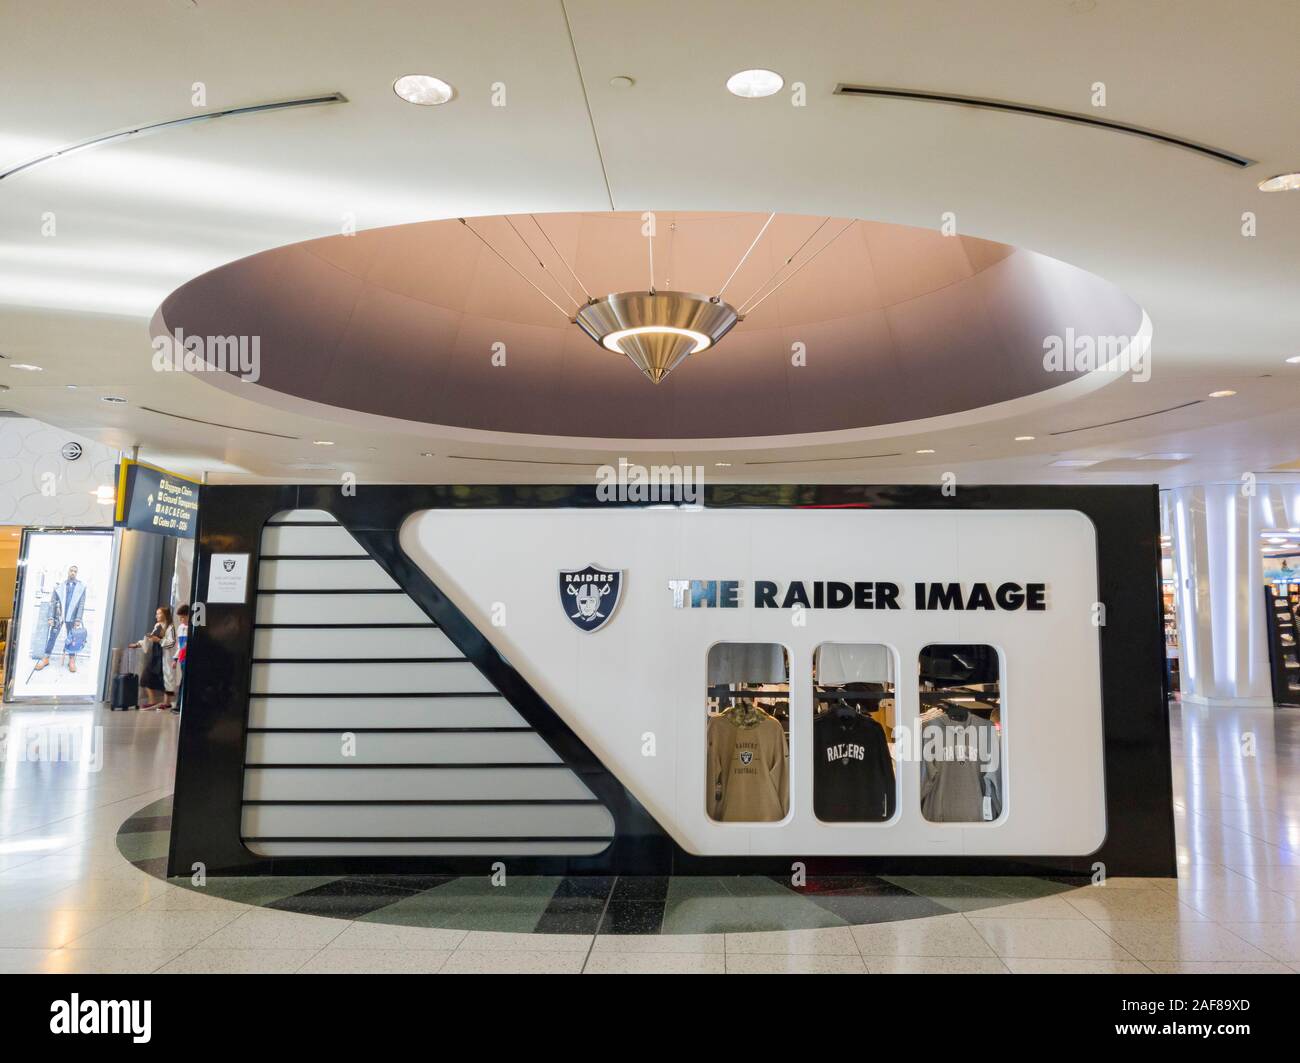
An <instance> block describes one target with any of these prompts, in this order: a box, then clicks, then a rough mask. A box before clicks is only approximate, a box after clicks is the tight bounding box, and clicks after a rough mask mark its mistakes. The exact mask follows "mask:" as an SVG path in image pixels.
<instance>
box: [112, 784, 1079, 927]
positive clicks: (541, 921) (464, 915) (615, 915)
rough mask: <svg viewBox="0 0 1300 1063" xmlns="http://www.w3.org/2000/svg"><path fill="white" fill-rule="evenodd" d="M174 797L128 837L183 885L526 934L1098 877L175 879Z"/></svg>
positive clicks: (825, 921)
mask: <svg viewBox="0 0 1300 1063" xmlns="http://www.w3.org/2000/svg"><path fill="white" fill-rule="evenodd" d="M171 801H172V799H171V798H170V797H165V798H163V799H162V800H160V801H155V802H153V803H152V804H150V805H147V806H145V807H144V808H142V809H140V811H138V812H136V813H135V814H134V815H133V816H131V817H130V818H129V819H127V821H126V822H125V823H123V824H122V826H121V828H120V829H119V830H118V834H117V846H118V850H119V851H120V852H121V853H122V855H123V856H124V857H125V858H126V859H127V860H128V861H130V862H131V864H132V865H133V866H135V867H137V868H139V869H140V870H141V871H144V872H145V873H147V874H150V875H153V876H154V877H155V878H159V879H164V880H165V881H167V882H169V883H171V884H172V885H174V886H178V887H181V888H184V889H192V890H195V891H196V892H202V893H206V894H208V895H209V896H214V897H221V898H224V899H227V900H232V901H238V902H240V903H243V904H250V905H255V906H258V907H262V908H268V909H272V910H275V911H284V912H297V913H300V914H304V915H321V916H328V917H330V918H334V919H349V920H361V921H363V922H369V923H386V924H390V925H396V926H412V927H438V928H443V929H451V930H487V931H496V932H503V933H524V934H718V933H742V932H746V931H770V930H809V929H816V928H825V927H838V926H855V925H860V924H864V923H887V922H896V921H899V920H904V919H920V918H924V917H926V916H935V915H950V914H952V913H954V912H972V911H978V910H980V909H986V908H991V907H996V906H998V905H1003V904H1011V903H1015V902H1018V901H1026V900H1031V899H1033V898H1037V897H1048V896H1052V895H1054V894H1059V893H1065V892H1068V891H1070V890H1073V889H1075V888H1078V887H1081V886H1086V885H1088V880H1087V879H1086V878H1031V877H1018V876H1008V877H976V876H971V877H965V876H936V875H931V876H897V875H884V876H875V875H859V876H827V877H818V876H813V877H810V878H809V879H808V881H807V882H806V884H804V885H803V886H801V887H799V888H796V887H794V886H792V885H791V884H790V882H789V880H786V879H780V878H776V877H767V876H756V875H745V876H731V877H708V878H697V877H684V876H673V877H630V876H575V877H571V878H559V877H549V878H542V877H536V876H523V875H517V876H513V877H508V878H507V884H506V885H505V886H504V887H503V886H493V885H491V884H490V883H489V882H488V880H487V878H486V877H483V876H477V877H468V876H447V875H442V876H430V875H365V876H359V875H358V876H295V877H283V876H247V877H240V878H227V877H216V876H209V877H208V878H207V881H206V884H205V885H204V886H202V887H199V886H196V885H194V884H193V883H192V882H191V880H190V879H189V878H167V843H168V838H169V836H170V833H171Z"/></svg>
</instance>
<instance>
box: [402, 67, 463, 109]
mask: <svg viewBox="0 0 1300 1063" xmlns="http://www.w3.org/2000/svg"><path fill="white" fill-rule="evenodd" d="M393 91H394V92H395V93H397V95H398V96H400V97H401V98H402V99H404V100H405V101H406V102H407V103H414V104H418V105H419V106H421V107H436V106H438V104H440V103H446V102H447V101H448V100H450V99H451V98H452V97H453V96H455V95H456V90H455V89H453V88H452V87H451V86H450V85H448V84H447V83H446V82H445V81H443V80H442V79H441V78H436V77H433V76H432V75H431V74H403V75H402V76H401V77H400V78H398V79H397V80H396V81H394V82H393Z"/></svg>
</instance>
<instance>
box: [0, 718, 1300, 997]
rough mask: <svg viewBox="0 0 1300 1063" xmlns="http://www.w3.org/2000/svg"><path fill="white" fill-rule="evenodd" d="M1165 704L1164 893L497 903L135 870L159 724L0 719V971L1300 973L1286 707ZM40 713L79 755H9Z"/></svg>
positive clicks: (422, 883) (870, 883) (817, 887)
mask: <svg viewBox="0 0 1300 1063" xmlns="http://www.w3.org/2000/svg"><path fill="white" fill-rule="evenodd" d="M1171 711H1172V720H1173V725H1174V743H1173V762H1174V774H1175V788H1176V790H1175V794H1176V796H1175V800H1176V813H1177V817H1178V832H1179V835H1178V836H1179V860H1180V877H1179V879H1178V880H1177V881H1174V880H1165V879H1155V880H1135V879H1128V880H1123V879H1111V880H1110V881H1109V882H1108V883H1107V884H1106V885H1105V886H1104V887H1098V886H1074V885H1072V884H1069V883H1063V882H1047V881H1044V880H1042V879H965V878H937V877H936V878H915V877H909V878H897V877H894V878H888V879H861V880H855V881H851V882H845V881H843V880H820V881H814V882H812V883H810V884H809V885H810V888H809V889H807V890H805V891H803V892H802V893H800V894H796V893H794V892H793V891H791V890H790V889H789V887H788V886H786V885H785V884H783V883H781V882H777V881H775V880H770V879H759V878H733V879H672V880H668V879H648V880H647V879H520V878H516V879H515V880H514V881H513V882H512V883H511V885H510V887H509V888H508V893H506V894H505V895H503V893H502V891H501V890H499V889H492V888H491V887H488V886H487V885H485V884H484V883H481V882H477V881H473V880H469V879H439V878H421V879H413V878H410V877H406V876H391V877H386V878H373V879H365V880H358V879H337V878H328V877H320V878H297V879H284V878H277V879H265V878H258V879H238V880H231V879H226V880H215V879H214V880H210V881H209V883H208V885H207V887H206V888H205V889H204V890H196V889H187V888H181V887H180V886H177V885H174V884H172V883H169V882H166V881H163V880H161V879H160V878H158V877H156V876H157V875H160V874H162V866H161V856H162V853H164V852H165V846H166V831H167V827H168V825H169V804H168V802H167V800H166V798H167V796H168V794H169V793H170V789H171V779H172V768H173V759H174V756H175V731H176V726H177V720H176V718H175V717H172V716H167V715H164V716H156V715H154V714H150V713H144V714H140V713H107V712H104V711H102V710H98V709H96V710H85V711H79V710H71V709H67V708H64V709H61V710H58V712H57V714H55V713H53V712H49V711H45V710H39V709H31V708H23V707H11V708H6V709H5V710H4V712H3V714H0V724H3V725H4V726H7V727H8V729H9V730H8V733H7V737H8V754H7V759H6V761H5V763H4V764H3V765H2V766H0V971H18V972H26V971H32V972H35V971H88V972H89V971H110V972H112V971H177V972H181V971H231V972H235V971H241V972H242V971H285V972H290V971H298V972H303V973H310V972H332V971H392V972H398V971H412V972H416V971H418V972H435V971H437V972H443V973H470V972H476V971H536V972H571V973H578V972H582V971H585V972H588V973H606V972H609V973H612V972H627V971H634V972H673V973H688V972H695V971H700V972H715V973H721V972H728V973H764V972H783V971H808V972H827V973H830V972H837V973H850V972H853V973H859V974H862V973H884V972H896V971H897V972H907V971H914V972H926V971H968V972H974V973H1007V972H1015V973H1041V972H1050V971H1087V972H1141V971H1159V972H1175V971H1221V972H1231V973H1236V972H1242V973H1245V972H1255V971H1259V972H1277V973H1287V972H1292V971H1297V970H1300V711H1297V710H1285V709H1284V710H1243V709H1213V710H1208V709H1199V708H1193V707H1188V706H1183V707H1178V706H1175V707H1174V708H1173V709H1172V710H1171ZM52 723H53V724H57V725H58V727H59V729H60V732H61V733H66V732H67V731H68V729H69V728H74V729H79V731H80V733H82V734H84V735H86V736H88V737H89V738H90V741H89V743H88V744H87V746H86V747H85V750H84V752H85V753H87V754H88V756H85V757H82V758H80V759H74V760H73V761H70V762H69V761H65V762H58V763H49V762H47V761H45V760H36V761H27V760H25V759H24V754H25V751H26V750H27V749H29V748H31V743H30V739H31V736H32V735H38V736H39V735H41V734H42V733H43V732H42V730H41V729H42V728H45V727H48V726H49V725H50V724H52ZM95 727H101V728H102V731H99V732H95V731H94V728H95ZM50 733H53V732H50ZM24 735H25V736H26V738H24V737H21V736H24ZM96 735H98V736H99V738H100V739H102V741H97V740H96V737H95V736H96ZM98 754H102V770H95V768H96V764H95V761H96V756H97V755H98ZM119 832H120V833H119ZM776 927H780V928H781V929H774V928H776Z"/></svg>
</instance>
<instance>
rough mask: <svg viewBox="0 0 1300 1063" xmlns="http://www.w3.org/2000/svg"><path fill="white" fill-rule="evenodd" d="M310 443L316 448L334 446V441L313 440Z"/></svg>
mask: <svg viewBox="0 0 1300 1063" xmlns="http://www.w3.org/2000/svg"><path fill="white" fill-rule="evenodd" d="M312 442H313V443H315V444H316V445H317V446H318V447H332V446H333V445H334V440H332V439H313V440H312Z"/></svg>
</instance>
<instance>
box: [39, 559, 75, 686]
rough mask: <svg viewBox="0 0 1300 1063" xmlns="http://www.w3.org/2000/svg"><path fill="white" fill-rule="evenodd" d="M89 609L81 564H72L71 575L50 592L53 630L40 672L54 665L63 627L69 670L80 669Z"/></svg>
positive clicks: (48, 638) (41, 661)
mask: <svg viewBox="0 0 1300 1063" xmlns="http://www.w3.org/2000/svg"><path fill="white" fill-rule="evenodd" d="M85 608H86V585H85V584H84V583H82V582H81V580H79V579H77V566H76V565H70V566H68V577H67V579H65V580H62V581H60V582H59V583H56V584H55V585H54V589H53V591H52V592H51V593H50V619H49V633H48V634H47V635H46V637H45V653H44V654H43V655H42V657H41V659H40V661H38V662H37V664H36V671H38V672H40V671H43V670H44V669H46V668H48V667H49V665H50V654H51V653H52V652H54V645H55V643H56V642H58V640H59V630H60V628H62V629H63V652H64V654H65V655H66V656H67V658H68V671H69V672H75V671H76V670H77V654H78V653H80V652H81V650H82V649H84V648H85V645H86V628H85V625H84V624H83V623H82V614H83V612H84V611H85Z"/></svg>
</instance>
